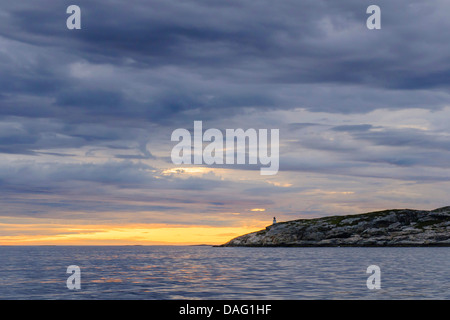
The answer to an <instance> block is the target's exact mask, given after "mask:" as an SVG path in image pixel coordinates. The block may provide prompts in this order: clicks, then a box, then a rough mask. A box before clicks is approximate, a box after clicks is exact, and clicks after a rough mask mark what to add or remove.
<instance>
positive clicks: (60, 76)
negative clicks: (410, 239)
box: [0, 0, 450, 226]
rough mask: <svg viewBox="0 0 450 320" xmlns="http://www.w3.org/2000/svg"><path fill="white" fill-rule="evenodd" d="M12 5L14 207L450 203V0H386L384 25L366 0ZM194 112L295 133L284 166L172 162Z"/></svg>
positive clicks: (226, 220)
mask: <svg viewBox="0 0 450 320" xmlns="http://www.w3.org/2000/svg"><path fill="white" fill-rule="evenodd" d="M0 3H1V5H0V192H1V193H2V195H3V196H2V198H1V199H2V200H1V201H2V209H0V215H1V216H5V217H22V216H30V217H36V218H39V217H51V218H55V219H58V218H61V219H62V218H64V219H69V220H70V219H75V220H76V219H87V220H96V219H101V220H102V221H113V220H114V221H116V220H120V221H122V220H123V221H139V222H145V223H168V224H170V223H180V222H182V223H185V224H202V225H211V226H212V225H231V224H239V223H240V221H241V222H242V221H243V220H245V219H247V218H252V219H261V220H267V221H270V218H271V217H272V216H273V215H275V214H276V215H277V216H279V217H280V218H281V219H294V218H298V217H302V216H308V217H312V216H322V215H331V214H346V213H358V212H362V211H364V210H375V209H381V208H386V207H416V208H428V209H433V208H434V207H439V206H444V205H448V203H446V201H447V199H448V197H447V194H446V192H445V190H448V187H449V186H450V170H449V169H448V163H449V162H450V129H449V126H448V119H449V117H450V90H449V89H450V59H449V58H450V41H449V39H450V20H449V19H448V12H449V11H450V2H448V1H446V0H432V1H422V0H396V1H387V0H380V1H377V2H376V4H377V5H379V6H380V7H381V9H382V29H381V30H368V29H367V28H366V19H367V17H368V16H369V15H368V14H366V8H367V7H368V6H369V5H371V4H373V1H365V0H363V1H361V0H345V1H331V0H330V1H325V0H311V1H309V0H307V1H298V0H295V1H294V0H282V1H277V2H274V1H242V0H241V1H237V0H231V1H209V0H189V1H179V0H177V1H175V0H151V1H107V0H101V1H95V2H94V1H84V0H79V1H77V2H76V3H72V2H68V1H56V0H55V1H30V0H24V1H18V2H17V1H4V0H0ZM71 4H77V5H79V6H80V7H81V10H82V29H81V30H68V29H67V28H66V19H67V17H68V14H66V8H67V6H69V5H71ZM194 120H202V121H203V122H204V128H205V129H206V128H208V127H212V128H218V129H221V130H225V129H227V128H240V127H242V128H244V129H246V128H256V129H259V128H267V129H270V128H279V129H280V139H281V141H280V142H281V149H280V152H281V154H280V172H279V173H278V175H277V176H275V177H270V178H264V177H261V176H259V171H258V170H259V167H258V168H256V167H255V166H245V165H244V166H228V167H227V166H222V168H220V167H217V166H216V167H211V168H205V169H203V170H202V171H199V172H194V173H192V172H191V173H189V172H187V171H183V170H178V171H177V170H174V171H171V169H173V168H174V167H175V166H174V165H173V164H172V163H171V161H170V151H171V148H172V147H173V143H172V142H171V141H170V134H171V132H172V131H173V130H174V129H176V128H187V129H190V128H192V126H193V121H194ZM43 194H44V195H45V197H44V196H42V195H43ZM260 207H262V208H264V209H265V210H266V211H264V212H263V213H257V212H256V213H255V211H251V209H252V208H260ZM116 213H121V215H116ZM229 213H234V215H232V216H230V214H229ZM236 213H238V214H236ZM210 214H211V216H210ZM214 215H216V216H214ZM215 217H216V218H215Z"/></svg>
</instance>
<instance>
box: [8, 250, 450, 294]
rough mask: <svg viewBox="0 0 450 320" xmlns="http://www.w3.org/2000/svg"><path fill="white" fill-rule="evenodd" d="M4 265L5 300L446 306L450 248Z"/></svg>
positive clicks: (121, 253) (34, 260)
mask: <svg viewBox="0 0 450 320" xmlns="http://www.w3.org/2000/svg"><path fill="white" fill-rule="evenodd" d="M0 265H1V269H0V299H264V300H266V299H450V277H449V274H448V271H449V269H450V248H215V247H208V246H192V247H191V246H117V247H110V246H104V247H87V246H84V247H83V246H79V247H78V246H76V247H60V246H56V247H51V246H29V247H8V246H6V247H0ZM69 265H78V266H79V267H80V269H81V289H80V290H69V289H68V288H67V287H66V280H67V278H68V277H69V276H70V275H69V274H66V270H67V267H68V266H69ZM369 265H378V266H379V267H380V268H381V289H379V290H369V289H368V288H367V286H366V280H367V278H368V277H369V276H370V275H369V274H366V270H367V267H368V266H369Z"/></svg>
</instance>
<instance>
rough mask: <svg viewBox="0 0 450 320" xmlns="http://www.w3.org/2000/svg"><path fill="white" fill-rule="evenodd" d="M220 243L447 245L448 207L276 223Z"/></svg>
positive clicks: (449, 242)
mask: <svg viewBox="0 0 450 320" xmlns="http://www.w3.org/2000/svg"><path fill="white" fill-rule="evenodd" d="M222 246H225V247H232V246H258V247H260V246H262V247H264V246H267V247H269V246H298V247H306V246H362V247H364V246H450V207H444V208H440V209H436V210H432V211H423V210H410V209H400V210H385V211H378V212H371V213H365V214H358V215H347V216H332V217H324V218H318V219H300V220H292V221H286V222H279V223H276V224H274V225H271V226H268V227H266V229H264V230H261V231H257V232H253V233H249V234H245V235H243V236H240V237H237V238H234V239H232V240H231V241H229V242H227V243H225V244H223V245H222Z"/></svg>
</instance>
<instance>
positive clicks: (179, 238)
mask: <svg viewBox="0 0 450 320" xmlns="http://www.w3.org/2000/svg"><path fill="white" fill-rule="evenodd" d="M3 226H4V225H3ZM35 226H36V225H32V224H29V225H15V226H11V228H10V229H12V228H14V229H18V230H22V232H20V233H18V234H17V235H7V236H1V235H0V245H137V244H139V245H192V244H211V245H218V244H222V243H225V242H227V241H229V240H231V239H232V238H234V237H237V236H240V235H243V234H246V233H249V232H254V231H258V230H260V229H262V228H264V227H265V223H264V222H260V221H253V222H252V223H251V224H249V225H244V226H236V227H210V226H184V225H183V226H170V225H169V226H168V225H129V226H124V227H118V226H109V225H103V226H98V225H95V226H86V225H70V226H67V225H60V226H54V225H52V226H49V225H43V226H41V227H40V230H39V231H38V233H37V234H27V231H30V230H33V229H34V228H35ZM46 229H48V230H51V231H52V233H51V234H45V232H46ZM55 231H57V232H55ZM67 232H71V233H67Z"/></svg>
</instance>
